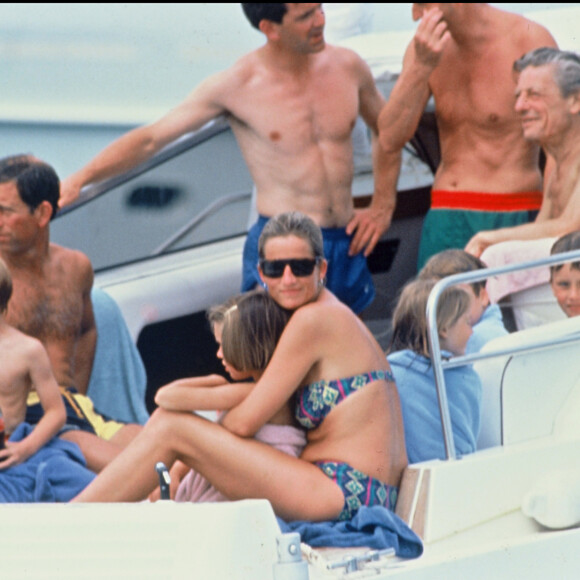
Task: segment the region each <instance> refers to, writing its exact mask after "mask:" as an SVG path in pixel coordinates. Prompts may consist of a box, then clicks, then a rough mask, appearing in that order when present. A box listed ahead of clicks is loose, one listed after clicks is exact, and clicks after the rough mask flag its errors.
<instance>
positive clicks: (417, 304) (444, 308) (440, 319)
mask: <svg viewBox="0 0 580 580" xmlns="http://www.w3.org/2000/svg"><path fill="white" fill-rule="evenodd" d="M436 282H437V280H432V279H430V280H423V279H417V280H414V281H412V282H409V283H408V284H407V285H406V286H405V287H404V288H403V291H402V292H401V295H400V297H399V301H398V303H397V306H396V308H395V311H394V312H393V336H392V338H391V345H390V348H389V350H390V351H391V352H394V351H397V350H404V349H410V350H412V351H413V352H416V353H418V354H422V355H423V356H426V357H429V356H430V349H429V339H428V337H427V300H428V298H429V294H430V293H431V290H433V287H434V286H435V284H436ZM469 305H470V298H469V294H468V293H467V292H466V291H465V290H464V289H463V288H460V287H458V286H451V287H449V288H446V289H445V290H443V292H442V293H441V296H440V297H439V301H438V303H437V316H436V319H437V332H438V334H439V335H441V332H442V331H444V330H446V329H448V328H450V327H451V326H453V325H454V324H455V323H456V322H457V320H458V319H459V318H460V317H461V316H462V315H463V314H465V312H467V310H468V309H469Z"/></svg>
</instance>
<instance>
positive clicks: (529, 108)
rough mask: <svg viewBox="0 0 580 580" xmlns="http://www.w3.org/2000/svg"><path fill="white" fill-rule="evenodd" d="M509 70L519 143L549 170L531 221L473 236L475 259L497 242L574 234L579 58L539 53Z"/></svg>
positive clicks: (579, 196)
mask: <svg viewBox="0 0 580 580" xmlns="http://www.w3.org/2000/svg"><path fill="white" fill-rule="evenodd" d="M513 68H514V70H515V71H516V73H517V74H518V81H517V88H516V104H515V110H516V112H517V114H518V116H519V118H520V122H521V126H522V129H523V133H524V137H525V138H526V139H527V140H528V141H530V142H532V143H539V144H540V145H541V147H543V148H544V150H545V151H546V152H547V153H549V154H550V156H551V157H552V158H553V159H554V169H553V171H552V172H551V174H550V176H549V178H548V179H547V180H546V187H545V193H544V200H543V202H542V207H541V209H540V212H539V214H538V217H537V218H536V220H535V221H534V222H533V223H531V224H524V225H520V226H516V227H511V228H502V229H498V230H495V231H483V232H480V233H478V234H476V235H475V236H474V237H473V238H472V239H471V240H470V242H469V243H468V244H467V247H466V250H467V251H468V252H470V253H471V254H474V255H475V256H479V255H481V253H482V252H483V251H484V250H485V249H486V248H487V247H489V246H492V245H495V244H497V243H499V242H506V241H511V240H535V239H540V238H552V237H556V236H563V235H564V234H567V233H569V232H573V231H576V230H580V56H578V55H577V54H575V53H573V52H565V51H561V50H557V49H553V48H540V49H537V50H534V51H532V52H530V53H528V54H526V55H524V56H523V57H522V58H520V59H519V60H517V61H516V62H515V63H514V66H513Z"/></svg>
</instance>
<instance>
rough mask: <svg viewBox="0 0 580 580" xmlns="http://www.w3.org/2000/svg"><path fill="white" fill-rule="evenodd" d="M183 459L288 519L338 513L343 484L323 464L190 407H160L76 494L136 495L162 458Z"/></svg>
mask: <svg viewBox="0 0 580 580" xmlns="http://www.w3.org/2000/svg"><path fill="white" fill-rule="evenodd" d="M176 459H180V460H182V461H183V462H184V463H186V464H187V465H189V466H190V467H192V468H193V469H195V470H196V471H198V472H199V473H200V474H201V475H203V476H204V477H206V478H207V479H208V480H209V481H210V482H211V483H212V484H213V485H214V486H215V487H216V488H217V489H218V490H219V491H221V492H222V493H223V494H224V495H226V496H227V497H229V498H230V499H232V500H235V499H245V498H265V499H268V500H269V501H270V502H271V503H272V505H273V507H274V511H275V512H276V513H277V514H278V515H279V516H281V517H283V518H287V519H309V520H326V519H332V518H335V517H336V516H337V515H338V514H339V512H340V511H341V509H342V507H343V505H344V497H343V495H342V492H341V491H340V489H339V488H338V486H337V485H336V484H335V483H334V482H333V481H332V480H330V479H329V478H328V477H327V476H326V475H324V474H323V473H322V471H321V470H320V469H319V468H317V467H316V466H314V465H312V464H310V463H308V462H306V461H303V460H301V459H298V458H296V457H291V456H290V455H286V454H285V453H282V452H281V451H279V450H277V449H274V448H272V447H270V446H268V445H265V444H263V443H260V442H258V441H255V440H254V439H243V438H240V437H237V436H235V435H233V434H232V433H230V432H229V431H227V430H226V429H225V428H223V427H222V426H221V425H217V424H215V423H212V422H210V421H207V420H206V419H203V418H201V417H198V416H195V415H192V414H191V413H175V412H171V411H164V410H162V409H158V410H157V411H155V413H154V414H153V416H152V417H151V418H150V419H149V421H148V422H147V425H146V426H145V428H144V429H143V430H142V432H141V433H140V434H139V435H138V436H137V437H136V438H135V439H134V441H133V442H132V443H131V444H130V445H129V446H128V447H127V448H126V449H125V450H124V451H123V452H122V453H121V454H120V455H119V456H118V457H117V458H116V459H115V460H114V461H113V462H112V463H111V464H110V465H108V466H107V467H106V468H105V469H104V470H103V472H102V473H101V474H100V475H99V476H98V477H97V478H96V479H95V480H94V481H93V482H92V483H91V484H90V485H89V486H88V487H87V488H86V489H85V490H84V491H83V492H81V494H79V495H78V496H77V498H75V500H74V501H137V500H142V499H145V498H146V497H147V495H148V494H149V493H150V492H151V491H152V490H153V489H154V488H155V486H156V484H157V474H156V472H155V464H156V463H157V462H158V461H163V463H165V464H166V465H167V466H168V467H171V465H172V464H173V462H174V461H175V460H176Z"/></svg>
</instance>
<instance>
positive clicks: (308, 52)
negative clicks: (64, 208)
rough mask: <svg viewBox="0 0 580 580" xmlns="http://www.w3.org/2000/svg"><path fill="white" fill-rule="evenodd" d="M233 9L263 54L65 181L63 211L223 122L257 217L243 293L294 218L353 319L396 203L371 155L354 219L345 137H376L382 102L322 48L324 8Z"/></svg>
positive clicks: (354, 63) (243, 61)
mask: <svg viewBox="0 0 580 580" xmlns="http://www.w3.org/2000/svg"><path fill="white" fill-rule="evenodd" d="M242 6H243V9H244V12H245V14H246V16H247V18H248V19H249V20H250V22H251V24H252V26H254V27H255V28H257V29H258V30H259V31H260V32H262V33H263V34H264V36H265V38H266V43H265V44H264V45H263V46H262V47H260V48H258V49H257V50H254V51H252V52H251V53H249V54H247V55H245V56H243V57H242V58H240V59H239V60H238V62H236V63H235V64H234V65H233V66H232V67H231V68H229V69H227V70H225V71H222V72H219V73H217V74H215V75H213V76H211V77H209V78H208V79H206V80H205V81H204V82H202V83H201V84H200V85H199V86H198V87H197V88H196V89H195V90H194V91H193V92H192V93H191V94H190V95H189V96H188V97H187V98H186V99H185V101H183V103H181V104H180V105H178V106H177V107H176V108H175V109H173V110H172V111H170V112H169V113H168V114H167V115H165V116H164V117H163V118H162V119H161V120H159V121H157V122H155V123H152V124H150V125H147V126H144V127H139V128H137V129H135V130H133V131H131V132H129V133H127V134H126V135H124V136H122V137H121V138H120V139H118V140H117V141H115V142H114V143H112V144H111V145H109V146H108V147H107V148H105V149H104V150H103V151H102V152H101V153H100V154H98V155H97V156H96V157H95V158H94V159H93V160H92V161H91V162H90V163H89V164H88V165H86V166H85V167H84V168H82V169H81V170H79V171H78V172H76V173H75V174H73V175H72V176H70V177H69V178H68V179H66V180H64V181H63V186H62V202H61V205H64V204H67V203H70V202H72V201H73V200H74V199H76V198H77V197H78V195H79V191H80V189H81V188H82V187H83V186H84V185H86V184H89V183H93V182H96V181H101V180H104V179H106V178H109V177H113V176H115V175H117V174H119V173H122V172H124V171H127V170H129V169H130V168H132V167H134V166H136V165H137V164H139V163H141V162H143V161H145V160H146V159H148V158H150V157H151V156H152V155H153V154H154V153H156V152H157V151H159V150H160V149H161V148H162V147H164V146H165V145H167V144H168V143H169V142H171V141H173V140H174V139H176V138H177V137H179V136H181V135H183V134H185V133H187V132H190V131H193V130H196V129H199V128H201V127H202V126H203V125H204V124H205V123H207V122H208V121H210V120H212V119H214V118H215V117H217V116H219V115H226V116H227V118H228V119H229V122H230V124H231V126H232V129H233V132H234V134H235V136H236V139H237V141H238V144H239V146H240V149H241V151H242V153H243V155H244V158H245V160H246V163H247V165H248V168H249V170H250V173H251V175H252V177H253V180H254V183H255V186H256V204H257V210H258V213H259V214H260V218H259V220H258V222H257V224H256V225H255V226H254V227H253V228H252V229H251V231H250V233H249V236H248V240H247V242H246V247H245V250H244V280H243V283H242V290H243V291H245V290H248V289H250V288H252V287H254V286H255V285H256V284H261V282H260V279H259V276H258V272H257V264H258V251H257V242H258V237H259V235H260V232H261V230H262V227H263V226H264V224H265V222H266V221H267V219H268V218H270V217H272V216H273V215H276V214H279V213H282V212H288V211H293V210H298V211H301V212H302V213H304V214H306V215H308V216H309V217H311V218H312V219H313V220H314V221H315V222H316V223H317V224H318V225H319V226H321V227H322V228H324V234H325V254H326V258H327V259H328V260H329V263H330V266H329V272H328V275H327V280H326V282H327V285H328V287H329V288H330V289H331V290H332V291H333V292H334V294H336V295H337V296H338V298H340V299H341V300H342V301H343V302H345V303H346V304H348V305H349V306H350V307H351V308H352V309H353V310H354V311H355V312H361V311H362V310H363V309H364V308H366V307H367V306H368V305H369V304H370V303H371V301H372V300H373V298H374V295H375V292H374V287H373V283H372V279H371V277H370V273H369V271H368V268H367V264H366V258H365V256H368V254H370V252H371V251H372V250H373V248H374V246H375V244H376V243H377V241H378V240H379V238H380V236H381V235H382V233H383V232H384V231H385V230H386V229H387V228H388V226H389V224H390V221H391V217H392V212H393V209H394V200H391V199H387V198H386V197H385V195H384V194H383V192H384V188H383V178H382V172H383V167H384V164H383V163H382V161H381V159H380V157H381V154H380V148H379V147H377V148H376V149H375V155H374V162H375V163H374V181H375V192H374V195H373V200H372V203H371V206H370V207H369V208H366V209H364V210H357V211H355V210H354V204H353V200H352V192H351V186H352V181H353V174H354V163H353V151H352V140H351V133H352V130H353V128H354V126H355V123H356V120H357V117H358V115H359V114H360V115H361V116H362V118H363V119H364V121H365V122H366V124H367V125H368V126H369V128H370V130H371V132H372V133H373V135H377V134H378V129H377V119H378V115H379V112H380V110H381V108H382V107H383V105H384V103H385V101H384V98H383V97H382V96H381V94H380V93H379V91H378V90H377V88H376V85H375V83H374V79H373V77H372V74H371V71H370V69H369V67H368V66H367V64H366V63H365V62H364V61H363V60H362V59H361V58H360V57H359V56H358V55H357V54H356V53H355V52H353V51H351V50H348V49H345V48H341V47H336V46H330V45H326V44H325V41H324V24H325V18H324V12H323V9H322V4H318V3H292V4H290V3H288V4H284V3H280V4H259V3H255V4H242ZM363 251H364V252H363Z"/></svg>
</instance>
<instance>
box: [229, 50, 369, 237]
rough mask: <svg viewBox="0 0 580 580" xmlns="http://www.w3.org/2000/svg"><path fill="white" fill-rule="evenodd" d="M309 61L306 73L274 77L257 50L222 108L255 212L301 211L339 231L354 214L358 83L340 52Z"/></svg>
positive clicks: (246, 61) (349, 60)
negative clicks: (250, 181) (252, 189)
mask: <svg viewBox="0 0 580 580" xmlns="http://www.w3.org/2000/svg"><path fill="white" fill-rule="evenodd" d="M312 57H313V58H312V66H311V67H310V69H309V70H307V71H304V72H302V73H301V74H300V75H296V74H294V73H291V72H289V71H284V70H272V68H270V67H269V66H267V65H266V64H265V63H264V62H262V60H261V58H260V51H256V52H255V53H253V54H252V55H249V57H248V58H246V59H244V60H243V61H242V64H241V65H240V66H241V67H242V68H243V77H244V78H243V82H241V83H240V86H239V90H238V91H237V93H236V94H235V95H231V97H229V98H228V99H226V104H227V108H228V110H230V111H231V113H232V115H231V123H232V127H233V130H234V132H235V134H236V137H237V139H238V142H239V144H240V148H241V149H242V152H243V154H244V157H245V159H246V162H247V164H248V166H249V168H250V172H251V173H252V176H253V178H254V181H255V184H256V188H257V207H258V212H259V213H261V214H263V215H267V216H270V215H275V214H277V213H279V212H284V211H290V210H301V211H303V212H304V213H306V214H308V215H309V216H311V217H312V218H314V219H316V221H317V222H318V223H319V224H320V225H322V226H328V227H332V226H344V225H346V223H347V222H348V221H349V220H350V218H351V217H352V213H353V204H352V198H351V185H352V178H353V160H352V145H351V139H350V136H351V132H352V129H353V127H354V124H355V121H356V118H357V115H358V111H359V88H360V80H359V79H358V78H357V74H356V72H355V70H354V67H353V66H352V58H351V57H350V56H349V55H347V54H346V53H345V51H342V50H341V49H337V48H335V47H326V48H325V49H324V51H323V52H321V53H320V54H316V55H312Z"/></svg>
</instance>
